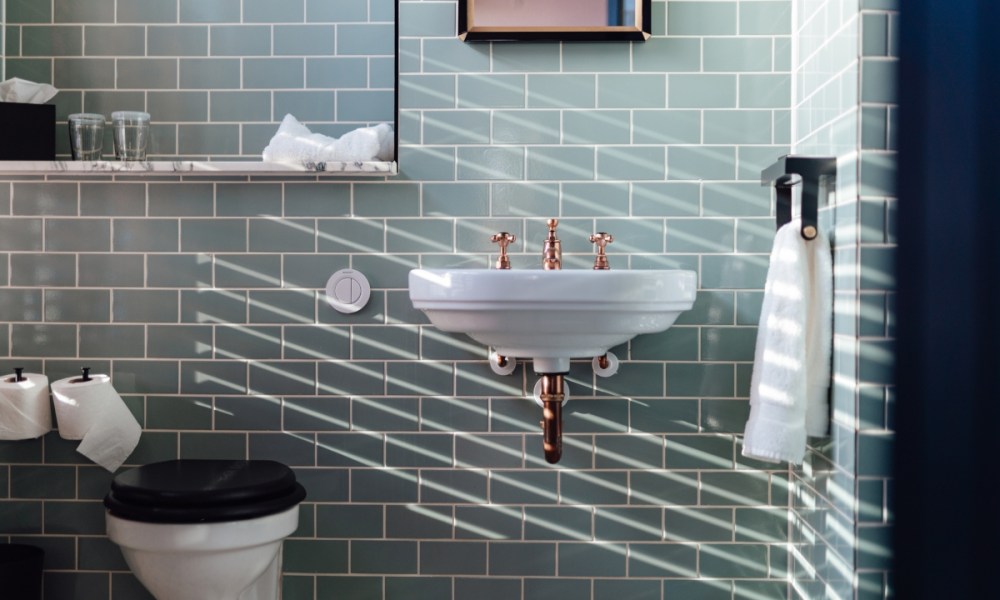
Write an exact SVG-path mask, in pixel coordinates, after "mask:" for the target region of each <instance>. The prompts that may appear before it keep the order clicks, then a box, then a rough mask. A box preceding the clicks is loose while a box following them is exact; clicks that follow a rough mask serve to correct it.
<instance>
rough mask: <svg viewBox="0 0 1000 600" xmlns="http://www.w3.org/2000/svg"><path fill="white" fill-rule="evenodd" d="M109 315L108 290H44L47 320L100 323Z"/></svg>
mask: <svg viewBox="0 0 1000 600" xmlns="http://www.w3.org/2000/svg"><path fill="white" fill-rule="evenodd" d="M110 316H111V292H110V291H109V290H58V289H55V290H45V320H46V321H48V322H74V323H79V322H83V323H100V322H107V321H109V320H110Z"/></svg>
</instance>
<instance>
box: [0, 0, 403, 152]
mask: <svg viewBox="0 0 1000 600" xmlns="http://www.w3.org/2000/svg"><path fill="white" fill-rule="evenodd" d="M396 4H397V0H371V2H364V3H349V4H347V5H341V3H333V2H330V3H315V4H314V3H311V2H309V3H306V2H298V3H262V2H259V1H254V0H237V1H235V2H225V3H220V2H186V3H181V4H180V5H179V8H178V5H177V4H176V3H156V2H144V3H129V4H128V5H127V7H123V6H121V5H117V4H116V3H113V2H107V3H104V2H102V3H80V2H69V1H66V0H56V1H55V2H38V1H37V0H7V1H6V2H4V3H2V4H0V6H2V7H3V13H2V14H0V31H2V32H3V38H4V39H3V40H2V42H3V43H2V44H0V48H2V54H0V71H2V76H3V79H4V80H10V79H12V78H15V77H16V78H20V79H23V80H27V81H31V82H35V83H39V84H50V85H52V86H54V87H55V88H56V89H57V90H58V94H56V95H55V97H53V98H52V99H51V100H49V101H48V104H50V105H54V106H55V115H54V121H55V122H54V124H53V123H51V122H49V123H45V124H43V125H41V126H40V127H38V128H36V129H37V133H36V135H37V136H39V137H49V138H51V139H53V140H54V142H55V158H56V159H57V160H60V161H69V160H71V148H70V139H71V138H70V135H69V133H68V132H69V128H68V122H69V116H70V115H72V114H81V113H85V114H98V115H103V116H104V117H105V118H106V119H107V122H106V126H105V128H104V140H103V154H102V158H103V160H104V161H114V160H115V152H114V143H113V138H112V136H113V127H112V123H111V115H112V113H113V112H116V111H136V112H145V113H149V115H150V124H149V138H150V139H149V145H148V148H147V158H148V160H149V161H219V162H243V161H246V162H260V161H262V155H263V153H264V150H265V148H267V147H268V145H269V143H272V141H273V138H274V137H275V136H276V134H278V133H279V126H282V124H283V123H284V124H285V126H284V129H283V130H282V131H283V132H284V133H286V134H287V133H288V132H289V131H294V132H301V133H302V135H314V134H322V135H325V136H328V137H329V138H337V139H339V138H341V137H342V136H344V135H345V134H348V133H349V132H352V131H354V130H357V129H359V128H366V127H374V126H376V125H383V127H385V126H389V127H392V128H393V129H394V128H395V120H396V100H395V95H396V81H397V69H396V55H395V52H396V35H397V33H396V12H397V6H396ZM116 6H117V8H116ZM4 104H6V103H4V102H0V111H3V110H4V109H5V108H10V106H7V107H5V106H4ZM287 115H291V116H292V117H294V122H293V121H289V120H287V119H286V116H287ZM0 117H2V114H0ZM291 124H294V125H296V128H294V129H293V128H291V127H290V125H291ZM299 126H301V127H299ZM375 137H377V141H379V142H385V135H384V130H383V129H380V130H379V131H378V132H376V135H375ZM390 141H391V146H392V147H393V150H394V147H395V137H394V136H392V137H391V139H390ZM344 145H345V144H340V145H334V144H332V143H326V144H325V146H324V147H325V149H326V151H328V152H329V153H332V152H333V150H334V149H337V150H339V149H340V147H341V146H344ZM350 145H351V147H352V148H355V147H358V146H359V144H356V143H353V142H352V143H351V144H350ZM370 145H371V144H367V145H366V146H365V147H366V148H367V147H368V146H370ZM380 150H381V149H380ZM303 151H304V150H303ZM380 154H381V157H376V156H372V157H371V159H370V160H384V156H385V153H384V152H381V153H380ZM330 156H333V154H330ZM4 158H5V159H7V160H31V159H30V158H27V157H23V158H18V157H16V156H4ZM365 160H369V159H365ZM0 170H3V164H2V163H0Z"/></svg>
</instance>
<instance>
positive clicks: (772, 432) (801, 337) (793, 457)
mask: <svg viewBox="0 0 1000 600" xmlns="http://www.w3.org/2000/svg"><path fill="white" fill-rule="evenodd" d="M801 228H802V224H801V222H800V221H799V220H798V219H795V220H793V221H792V222H790V223H787V224H786V225H784V226H783V227H781V228H780V229H779V230H778V232H777V233H776V234H775V237H774V247H773V249H772V250H771V264H770V266H769V267H768V272H767V283H766V284H765V287H764V303H763V306H762V307H761V314H760V326H759V327H758V329H757V348H756V353H755V355H754V368H753V375H752V377H751V379H750V419H749V420H748V421H747V425H746V431H745V433H744V437H743V455H744V456H747V457H750V458H757V459H761V460H766V461H771V462H778V461H782V460H786V461H788V462H790V463H794V464H802V459H803V457H804V456H805V451H806V436H807V435H809V436H821V435H825V434H826V432H827V428H828V426H829V417H828V413H829V408H828V402H827V392H828V389H829V385H830V351H831V346H832V332H831V329H832V319H833V311H832V304H833V297H832V287H833V267H832V259H831V256H830V243H829V241H827V239H826V237H825V236H824V235H823V234H822V233H820V234H818V235H817V236H816V238H815V239H813V240H805V239H803V238H802V235H801V233H800V231H801Z"/></svg>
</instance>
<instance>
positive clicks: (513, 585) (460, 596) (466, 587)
mask: <svg viewBox="0 0 1000 600" xmlns="http://www.w3.org/2000/svg"><path fill="white" fill-rule="evenodd" d="M521 581H522V580H521V579H507V578H500V577H489V578H482V577H478V578H469V579H464V578H461V577H456V578H455V600H507V599H509V598H516V597H517V595H518V594H519V593H520V590H521Z"/></svg>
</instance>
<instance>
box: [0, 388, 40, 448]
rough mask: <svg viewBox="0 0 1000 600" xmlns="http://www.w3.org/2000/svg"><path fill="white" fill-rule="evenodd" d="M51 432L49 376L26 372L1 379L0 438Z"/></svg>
mask: <svg viewBox="0 0 1000 600" xmlns="http://www.w3.org/2000/svg"><path fill="white" fill-rule="evenodd" d="M50 431H52V408H51V407H50V406H49V378H48V377H46V376H45V375H39V374H37V373H25V374H24V381H15V380H14V376H13V375H9V376H7V377H4V378H3V379H0V440H30V439H33V438H36V437H40V436H43V435H45V434H46V433H48V432H50Z"/></svg>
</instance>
